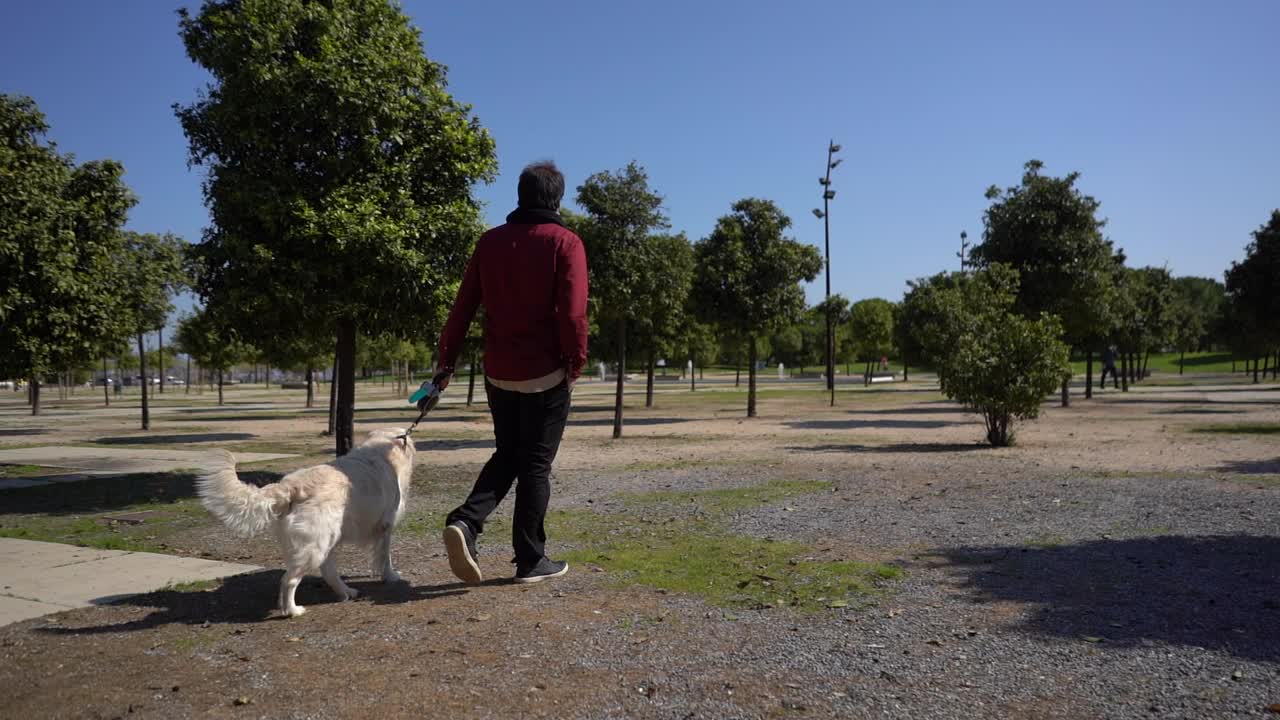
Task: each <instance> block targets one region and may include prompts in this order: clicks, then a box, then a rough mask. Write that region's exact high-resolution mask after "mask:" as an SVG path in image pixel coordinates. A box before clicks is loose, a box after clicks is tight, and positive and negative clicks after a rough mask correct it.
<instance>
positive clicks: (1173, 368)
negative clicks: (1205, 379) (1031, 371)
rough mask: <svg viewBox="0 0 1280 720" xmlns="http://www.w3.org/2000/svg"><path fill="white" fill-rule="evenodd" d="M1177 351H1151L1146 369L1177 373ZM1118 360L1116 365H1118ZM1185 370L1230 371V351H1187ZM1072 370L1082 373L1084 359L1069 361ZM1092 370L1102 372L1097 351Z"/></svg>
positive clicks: (1193, 371)
mask: <svg viewBox="0 0 1280 720" xmlns="http://www.w3.org/2000/svg"><path fill="white" fill-rule="evenodd" d="M1178 358H1179V355H1178V353H1158V354H1157V353H1152V354H1151V359H1150V360H1149V361H1148V363H1147V369H1148V370H1150V371H1151V372H1153V373H1171V374H1173V375H1177V374H1178ZM1119 365H1120V363H1119V361H1117V362H1116V366H1117V367H1119ZM1183 368H1184V369H1185V372H1189V373H1230V372H1231V353H1223V352H1204V353H1187V355H1186V358H1185V359H1184V361H1183ZM1242 368H1244V361H1243V360H1239V359H1237V363H1236V369H1237V370H1241V369H1242ZM1071 370H1072V372H1074V373H1076V374H1078V375H1083V374H1084V371H1085V361H1084V360H1083V359H1079V360H1075V361H1073V362H1072V363H1071ZM1093 372H1094V375H1095V376H1096V375H1097V374H1099V373H1101V372H1102V358H1101V356H1100V355H1098V354H1097V353H1095V354H1094V356H1093Z"/></svg>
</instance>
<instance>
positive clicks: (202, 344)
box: [144, 308, 254, 405]
mask: <svg viewBox="0 0 1280 720" xmlns="http://www.w3.org/2000/svg"><path fill="white" fill-rule="evenodd" d="M176 342H177V346H178V348H179V349H180V350H181V351H182V352H183V353H185V354H187V355H190V356H191V357H192V358H195V360H196V362H198V363H200V367H202V368H204V369H205V370H212V371H214V372H216V373H217V374H218V404H219V405H221V404H222V401H223V394H222V386H223V381H224V380H225V374H226V371H228V370H230V369H231V368H232V366H234V365H235V364H236V363H237V362H240V361H241V360H243V359H244V358H245V357H248V356H249V355H250V354H251V353H253V352H254V350H253V348H251V347H249V346H247V345H245V344H244V343H243V342H241V341H240V338H239V335H238V333H237V332H236V331H235V330H234V329H232V328H231V326H230V325H229V324H228V323H227V322H226V320H225V319H224V318H221V317H218V316H217V315H216V314H214V313H212V312H210V311H209V310H208V309H207V308H204V309H200V310H197V311H196V312H195V313H194V314H192V315H188V316H187V317H185V318H183V319H182V320H181V321H180V322H179V323H178V332H177V337H176ZM144 387H145V383H144Z"/></svg>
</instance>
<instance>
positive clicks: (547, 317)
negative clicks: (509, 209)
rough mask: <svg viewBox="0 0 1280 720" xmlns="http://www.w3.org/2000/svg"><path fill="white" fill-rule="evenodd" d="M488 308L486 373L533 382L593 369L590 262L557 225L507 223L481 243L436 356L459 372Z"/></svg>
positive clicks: (579, 243)
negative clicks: (479, 311)
mask: <svg viewBox="0 0 1280 720" xmlns="http://www.w3.org/2000/svg"><path fill="white" fill-rule="evenodd" d="M480 305H484V310H485V314H484V318H485V327H484V371H485V375H487V376H489V377H491V378H495V379H498V380H532V379H534V378H540V377H543V376H545V375H549V374H551V373H553V372H555V371H556V370H557V369H559V368H564V370H565V372H566V373H568V375H569V377H570V378H571V379H574V380H576V379H577V378H578V376H579V375H581V374H582V366H583V365H584V364H585V363H586V362H587V255H586V252H584V251H583V249H582V240H581V239H580V238H579V237H578V236H577V235H575V234H573V232H572V231H570V230H568V229H567V228H565V227H562V226H560V225H557V224H555V223H552V222H543V223H538V224H532V225H531V224H517V223H510V222H508V223H507V224H506V225H500V226H498V227H496V228H493V229H492V230H490V231H489V232H487V233H485V234H484V235H483V236H481V238H480V241H479V242H478V243H476V250H475V252H474V253H472V255H471V260H470V262H468V263H467V271H466V274H464V275H463V276H462V285H461V286H460V287H459V288H458V297H457V299H456V300H454V302H453V310H452V311H451V312H450V313H449V320H448V322H446V323H445V326H444V332H443V333H441V335H440V345H439V347H438V348H437V353H438V354H437V357H438V358H439V362H438V363H437V367H438V369H440V370H445V371H448V372H453V370H454V367H455V365H456V364H457V362H458V355H459V353H461V352H462V343H463V340H464V339H465V338H466V335H467V328H468V327H469V326H470V325H471V319H472V318H473V317H475V314H476V308H477V307H478V306H480Z"/></svg>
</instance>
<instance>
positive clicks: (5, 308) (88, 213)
mask: <svg viewBox="0 0 1280 720" xmlns="http://www.w3.org/2000/svg"><path fill="white" fill-rule="evenodd" d="M48 130H49V127H48V125H47V124H46V123H45V118H44V115H43V114H42V113H41V112H40V111H39V109H38V108H37V107H36V105H35V103H34V102H33V101H32V100H31V99H30V98H26V97H17V96H13V95H0V375H3V376H13V377H26V378H31V379H33V380H35V381H36V384H34V385H33V388H35V389H36V394H35V395H34V398H33V399H34V402H33V403H32V413H33V414H39V411H40V403H39V393H38V388H39V384H38V383H39V381H40V380H42V379H43V376H44V375H45V374H46V373H48V372H51V371H53V370H55V369H61V368H63V367H64V366H67V365H69V364H74V363H78V362H80V361H82V360H84V359H85V358H89V357H94V356H95V355H96V353H97V350H98V349H100V348H102V347H105V346H107V345H110V344H112V343H113V341H115V340H117V339H118V338H119V337H120V331H121V327H122V326H121V323H120V316H119V302H118V290H119V288H120V282H119V277H118V273H117V271H118V262H119V259H120V255H121V252H122V238H121V234H120V229H121V227H123V225H124V222H125V218H126V215H127V213H128V211H129V208H131V207H132V206H133V204H134V202H135V199H134V196H133V194H132V193H131V192H130V191H129V189H128V187H126V186H125V184H124V181H123V180H122V176H123V174H124V168H123V167H121V165H120V164H119V163H117V162H113V161H110V160H102V161H91V162H86V163H84V164H81V165H76V164H75V162H74V161H73V160H72V158H71V157H70V156H67V155H63V154H61V153H59V152H58V149H57V147H56V146H55V145H54V144H53V143H51V142H47V141H45V139H44V138H45V135H46V134H47V133H48Z"/></svg>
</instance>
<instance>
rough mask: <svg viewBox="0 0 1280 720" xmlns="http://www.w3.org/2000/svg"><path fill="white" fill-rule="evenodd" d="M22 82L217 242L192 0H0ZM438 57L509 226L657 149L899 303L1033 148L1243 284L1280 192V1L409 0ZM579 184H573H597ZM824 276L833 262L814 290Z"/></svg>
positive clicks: (667, 183) (846, 284)
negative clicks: (784, 217)
mask: <svg viewBox="0 0 1280 720" xmlns="http://www.w3.org/2000/svg"><path fill="white" fill-rule="evenodd" d="M0 2H2V5H3V8H2V12H3V15H2V16H3V17H4V18H5V21H4V23H3V24H0V91H3V92H7V93H19V94H26V95H30V96H32V97H34V98H35V99H36V101H37V102H38V103H39V105H40V107H41V108H42V109H43V110H44V112H45V113H46V114H47V115H48V118H49V121H50V124H51V125H52V133H51V137H52V138H54V139H55V140H56V141H57V142H58V143H59V145H60V146H61V147H62V148H63V149H64V150H66V151H71V152H74V153H75V154H76V155H77V156H78V157H79V158H80V159H83V160H88V159H93V158H102V157H110V158H115V159H117V160H120V161H122V162H123V163H124V165H125V168H126V170H127V180H128V182H129V184H130V185H131V186H132V187H133V189H134V190H135V191H136V192H137V194H138V195H139V196H140V198H141V202H140V203H139V205H138V206H137V208H136V209H135V210H134V211H133V213H132V215H131V217H130V222H129V224H130V227H132V228H135V229H138V230H144V231H173V232H176V233H178V234H180V235H182V236H184V237H186V238H188V239H190V240H196V239H198V238H199V236H200V232H201V228H202V227H203V226H204V224H205V223H206V221H207V214H206V212H205V209H204V207H203V205H202V200H201V195H200V178H199V176H198V174H197V173H194V172H190V171H188V169H187V167H186V141H185V138H184V137H183V135H182V132H181V129H180V128H179V126H178V123H177V121H176V120H175V119H174V116H173V113H172V111H171V110H170V106H171V105H172V104H173V103H175V102H180V103H185V102H189V101H190V100H191V99H192V98H193V97H194V94H195V91H196V89H197V88H198V87H200V86H201V85H202V84H203V82H204V76H203V73H202V72H201V71H200V70H198V69H197V68H195V67H194V66H193V65H192V64H191V63H190V62H189V61H188V60H187V58H186V56H185V54H184V53H183V50H182V46H181V44H180V42H179V40H178V36H177V21H176V16H175V14H174V10H175V8H176V7H178V6H179V3H177V2H171V1H169V0H130V1H129V2H102V1H101V0H75V1H72V0H47V1H46V2H28V1H26V0H0ZM405 8H406V10H407V11H408V13H409V14H410V15H411V16H412V18H413V20H414V22H415V24H416V25H417V26H418V27H419V28H421V30H422V34H423V38H424V41H425V45H426V51H427V54H428V56H429V57H431V58H432V59H433V60H436V61H438V62H442V63H444V64H446V65H448V66H449V68H450V74H449V78H450V88H451V90H452V92H453V93H454V95H455V96H456V97H458V98H459V99H461V100H463V101H465V102H468V103H470V104H472V105H473V106H474V111H475V113H476V115H477V116H478V117H479V118H480V120H481V122H482V123H483V124H484V125H485V127H487V128H488V129H489V130H490V132H491V133H492V134H493V136H494V138H495V139H496V141H497V146H498V153H499V158H500V160H501V170H502V173H501V175H500V177H499V179H498V181H497V182H496V183H495V184H494V185H492V186H488V187H481V188H479V189H478V195H479V197H481V198H482V199H483V200H485V201H486V202H487V203H488V206H487V216H488V219H489V221H490V222H491V223H493V224H496V223H499V222H501V221H502V218H503V216H504V215H505V214H506V212H507V211H508V210H509V209H510V208H511V206H513V205H514V198H515V178H516V175H517V174H518V173H519V170H520V168H521V167H522V166H523V165H524V164H525V163H527V162H529V161H531V160H535V159H540V158H548V157H549V158H552V159H554V160H556V161H557V162H558V163H559V164H560V166H561V168H562V169H563V170H564V172H565V174H566V176H567V178H568V182H569V185H570V186H571V188H572V187H576V185H577V184H578V183H579V182H581V181H582V179H583V178H585V177H586V176H587V175H589V174H590V173H592V172H595V171H597V170H604V169H616V168H619V167H621V166H623V165H624V164H625V163H626V162H627V161H629V160H632V159H635V160H637V161H639V162H640V163H641V164H642V165H644V166H645V167H646V168H647V169H648V171H649V175H650V180H651V184H652V186H653V187H654V188H656V189H657V190H658V191H659V192H661V193H662V194H663V195H664V196H665V197H666V205H667V209H668V211H669V215H670V218H671V222H672V226H673V229H674V230H682V231H684V232H686V233H688V235H689V236H690V238H692V239H697V238H700V237H703V236H704V235H706V234H707V233H708V232H709V231H710V229H711V228H712V226H713V225H714V223H715V220H716V218H717V217H718V216H719V215H722V214H724V213H726V212H727V211H728V208H729V205H730V204H731V203H732V202H733V201H734V200H737V199H739V198H742V197H746V196H760V197H767V198H771V199H773V200H775V201H777V202H778V203H779V204H780V205H781V206H782V208H783V209H784V210H785V211H786V212H788V213H789V214H790V215H791V217H792V218H793V220H794V221H795V225H794V227H793V233H792V234H793V235H794V237H796V238H798V239H800V240H802V241H804V242H810V243H814V244H817V245H819V246H821V244H822V223H821V221H819V220H816V219H815V218H814V217H813V215H812V214H810V210H811V209H812V208H814V207H817V206H820V204H821V200H820V188H819V185H818V184H817V178H818V176H819V175H820V174H821V173H822V171H823V166H824V162H825V159H826V158H825V148H826V144H827V140H828V139H829V138H834V139H835V140H836V141H837V142H838V143H840V144H842V145H843V146H844V152H843V153H842V156H843V157H844V163H843V164H842V165H841V166H840V167H839V168H838V169H837V170H836V171H835V173H834V180H835V182H834V185H833V187H835V189H836V190H837V192H838V195H837V197H836V199H835V201H834V202H833V205H832V237H831V251H832V264H833V269H832V273H833V276H832V288H833V291H835V292H840V293H844V294H845V295H847V296H849V297H852V298H862V297H871V296H881V297H886V298H889V299H891V300H897V299H899V298H900V297H901V295H902V292H903V289H904V281H905V280H907V279H910V278H915V277H919V276H923V275H928V274H932V273H934V272H937V271H939V270H943V269H948V268H954V267H956V265H957V262H958V261H957V260H956V258H955V257H954V253H955V251H956V250H957V249H958V242H959V238H958V236H959V233H960V231H961V230H967V231H968V233H969V236H970V239H971V240H976V239H978V238H980V236H981V233H982V211H983V208H984V207H985V206H986V200H985V199H984V198H983V191H984V190H985V189H986V187H987V186H988V185H991V184H993V183H994V184H999V185H1001V186H1005V185H1010V184H1014V183H1016V182H1017V181H1018V178H1019V176H1020V172H1021V166H1022V164H1023V162H1025V161H1026V160H1028V159H1030V158H1033V157H1034V158H1039V159H1041V160H1043V161H1045V163H1046V164H1047V168H1046V169H1047V171H1048V172H1051V173H1053V174H1061V173H1064V172H1067V171H1070V170H1079V171H1081V172H1082V173H1083V177H1082V179H1081V182H1080V187H1081V188H1082V189H1083V190H1084V191H1085V192H1088V193H1090V194H1092V195H1094V196H1096V197H1097V198H1098V199H1099V200H1100V201H1101V202H1102V214H1103V215H1105V216H1106V217H1107V218H1108V220H1109V224H1108V226H1107V232H1108V235H1109V236H1110V237H1111V238H1112V239H1113V240H1114V241H1115V242H1116V244H1117V245H1119V246H1122V247H1123V248H1124V249H1125V251H1126V252H1127V253H1128V255H1129V258H1130V263H1131V264H1132V265H1135V266H1138V265H1166V264H1167V265H1168V267H1169V268H1170V269H1171V270H1172V271H1173V272H1174V273H1175V274H1179V275H1190V274H1194V275H1204V276H1210V277H1215V278H1218V279H1221V277H1222V272H1223V270H1225V269H1226V267H1227V266H1228V265H1229V263H1230V262H1231V261H1232V260H1234V259H1239V258H1240V257H1242V254H1243V248H1244V246H1245V244H1246V243H1247V242H1248V241H1249V233H1250V231H1252V230H1254V229H1256V228H1257V227H1258V226H1259V225H1260V224H1261V223H1262V222H1263V221H1264V220H1266V218H1267V217H1268V215H1269V213H1270V211H1271V209H1272V208H1274V207H1277V206H1280V135H1277V129H1278V128H1280V94H1278V93H1277V92H1276V88H1277V85H1276V83H1277V72H1278V71H1280V42H1277V41H1276V36H1275V29H1276V27H1278V26H1280V2H1275V0H1225V1H1224V2H1219V3H1205V2H1186V1H1183V0H1173V1H1162V2H1158V3H1157V2H1138V1H1134V2H1115V1H1114V0H1112V1H1108V2H1100V1H1097V0H1085V1H1081V2H1073V3H1069V4H1063V3H1029V2H1025V1H1012V0H1011V1H1007V2H1006V1H1001V2H986V1H975V2H964V3H957V2H951V1H950V0H936V1H923V0H922V1H918V2H893V3H889V2H880V3H874V4H873V3H863V2H835V1H833V2H808V3H785V4H784V3H774V2H767V3H766V2H689V1H688V0H686V1H685V2H679V3H673V2H665V1H663V2H647V3H599V2H572V3H570V2H547V3H481V2H451V3H446V2H428V1H427V0H410V1H409V2H407V3H406V4H405ZM570 193H572V190H570ZM821 296H822V278H821V277H820V278H819V280H818V282H817V283H814V284H813V285H812V286H811V287H810V288H809V298H810V300H811V301H813V300H817V299H820V298H821Z"/></svg>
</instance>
